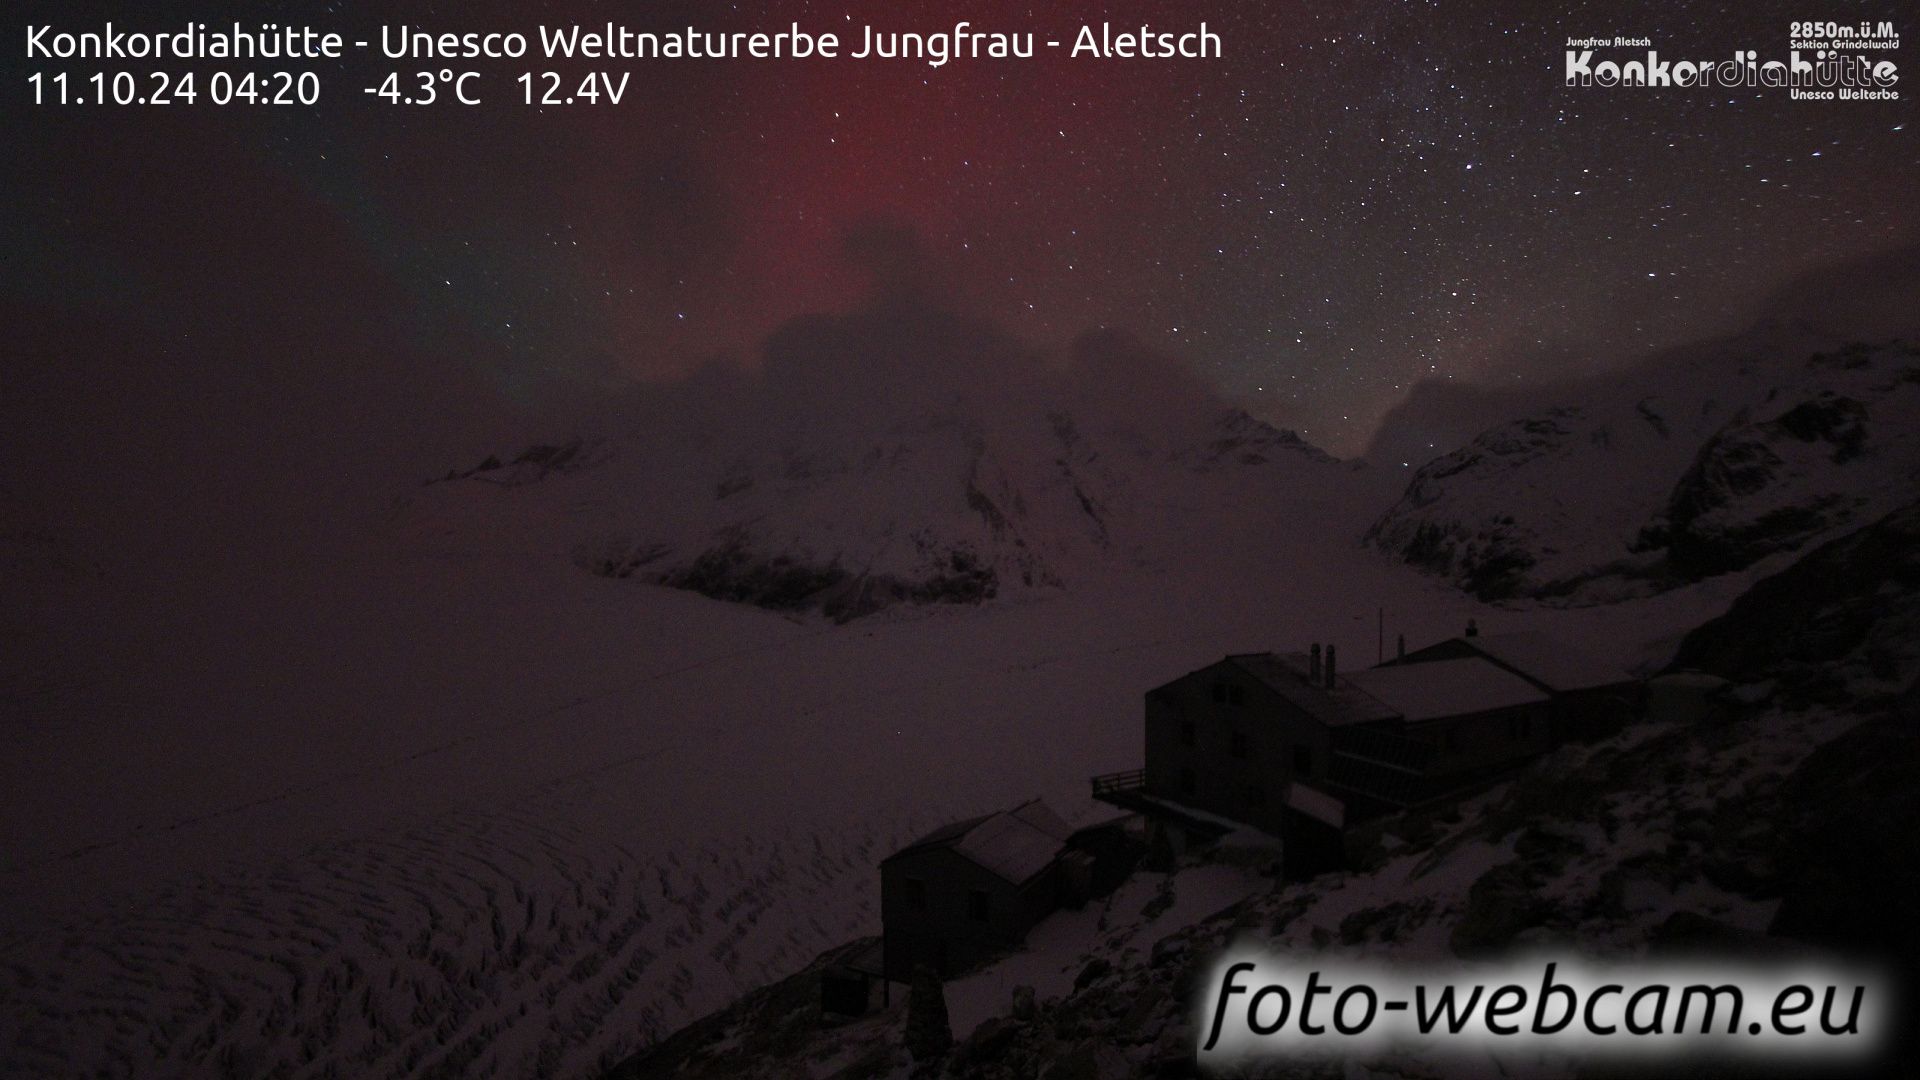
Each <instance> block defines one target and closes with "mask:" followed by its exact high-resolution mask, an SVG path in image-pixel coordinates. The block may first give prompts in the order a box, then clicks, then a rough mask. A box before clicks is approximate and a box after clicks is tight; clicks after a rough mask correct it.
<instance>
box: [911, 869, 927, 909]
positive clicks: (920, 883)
mask: <svg viewBox="0 0 1920 1080" xmlns="http://www.w3.org/2000/svg"><path fill="white" fill-rule="evenodd" d="M907 906H908V907H910V908H912V909H913V910H915V911H925V910H927V883H926V880H925V879H923V878H917V877H910V878H908V879H907Z"/></svg>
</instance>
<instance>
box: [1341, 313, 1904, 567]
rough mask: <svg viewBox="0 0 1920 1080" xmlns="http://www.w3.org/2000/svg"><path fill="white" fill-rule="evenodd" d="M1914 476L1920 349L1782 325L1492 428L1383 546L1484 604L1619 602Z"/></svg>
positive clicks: (1743, 557) (1881, 500)
mask: <svg viewBox="0 0 1920 1080" xmlns="http://www.w3.org/2000/svg"><path fill="white" fill-rule="evenodd" d="M1916 482H1920V351H1916V350H1915V349H1914V348H1913V347H1912V346H1910V345H1907V344H1905V343H1902V342H1899V341H1890V342H1882V343H1878V344H1863V343H1837V342H1834V341H1832V340H1830V339H1827V338H1824V337H1822V336H1820V335H1816V334H1811V333H1806V332H1795V331H1792V330H1790V329H1788V328H1784V327H1780V326H1766V327H1761V328H1758V329H1756V330H1754V331H1752V332H1750V333H1748V334H1746V335H1743V336H1741V337H1738V338H1734V339H1730V340H1727V341H1724V342H1717V343H1713V344H1710V345H1706V346H1701V347H1695V348H1691V349H1686V350H1681V351H1678V352H1676V353H1673V354H1669V355H1667V356H1663V357H1661V358H1659V359H1658V361H1657V362H1655V363H1653V364H1649V365H1646V366H1643V367H1642V368H1640V369H1637V370H1636V371H1634V372H1632V373H1630V374H1629V375H1628V376H1626V377H1623V378H1622V379H1621V380H1620V381H1619V382H1618V383H1616V384H1615V385H1613V386H1611V387H1609V388H1607V389H1606V390H1603V391H1600V392H1596V393H1593V394H1590V395H1589V396H1587V397H1585V398H1583V399H1582V400H1581V401H1580V402H1579V404H1577V405H1574V404H1568V405H1561V406H1556V407H1549V408H1545V409H1543V410H1541V411H1539V412H1537V413H1535V414H1533V415H1531V416H1528V417H1525V418H1522V419H1517V420H1514V421H1512V422H1509V423H1506V424H1502V425H1499V426H1496V427H1494V428H1492V429H1490V430H1488V431H1486V432H1485V433H1483V434H1481V435H1480V436H1479V437H1478V438H1476V439H1474V440H1473V441H1472V442H1471V443H1469V444H1468V445H1466V446H1464V447H1462V448H1460V449H1459V450H1456V451H1454V452H1452V453H1449V454H1446V455H1444V456H1442V457H1440V458H1437V459H1435V460H1434V461H1431V462H1429V463H1427V464H1426V465H1424V466H1423V467H1421V468H1420V469H1419V471H1418V472H1417V473H1416V474H1415V476H1414V478H1413V480H1412V482H1411V483H1410V484H1409V485H1408V487H1407V490H1406V493H1405V494H1404V495H1403V496H1402V497H1401V499H1400V500H1399V502H1398V503H1396V504H1395V505H1394V506H1393V507H1392V508H1391V509H1389V510H1388V511H1387V512H1386V514H1385V515H1383V516H1382V517H1381V518H1380V519H1379V520H1378V521H1377V522H1375V523H1374V525H1373V526H1372V527H1371V529H1370V530H1369V531H1368V533H1367V541H1368V543H1369V544H1371V545H1372V546H1374V547H1376V548H1378V549H1380V550H1382V551H1385V552H1388V553H1389V554H1391V555H1393V556H1394V557H1396V558H1398V559H1400V560H1403V561H1405V562H1408V563H1410V564H1413V565H1416V566H1419V567H1422V568H1423V569H1426V570H1428V571H1430V572H1433V573H1435V574H1439V575H1441V576H1443V577H1446V578H1447V579H1449V580H1452V581H1454V582H1456V583H1457V584H1459V585H1460V586H1462V587H1464V588H1467V589H1469V590H1470V591H1473V592H1475V593H1476V594H1478V595H1480V596H1482V597H1485V598H1490V599H1491V598H1500V597H1510V596H1534V597H1542V598H1553V599H1559V600H1570V601H1572V602H1597V601H1607V600H1612V599H1619V598H1622V597H1627V596H1635V595H1646V594H1648V593H1652V592H1657V591H1659V590H1662V589H1666V588H1672V587H1674V586H1676V585H1679V584H1683V583H1686V582H1690V581H1696V580H1699V579H1701V578H1703V577H1707V576H1710V575H1713V574H1718V573H1725V572H1727V571H1731V570H1739V569H1742V568H1745V567H1748V566H1751V565H1754V564H1756V563H1758V562H1760V561H1761V560H1763V559H1766V558H1767V557H1768V556H1771V555H1774V554H1776V553H1780V552H1788V551H1793V550H1797V549H1800V548H1802V547H1804V546H1805V545H1807V544H1808V543H1810V542H1813V541H1816V540H1818V539H1821V538H1824V537H1827V536H1831V535H1834V534H1835V532H1836V530H1841V529H1844V528H1845V527H1847V526H1849V525H1853V524H1858V523H1860V522H1863V521H1867V520H1871V519H1872V518H1874V517H1877V516H1878V515H1880V514H1883V513H1885V512H1886V511H1887V510H1888V509H1890V508H1891V507H1892V506H1894V505H1896V504H1897V503H1898V502H1899V501H1900V500H1901V498H1902V496H1903V494H1904V493H1906V492H1910V491H1911V490H1913V489H1914V487H1915V485H1916Z"/></svg>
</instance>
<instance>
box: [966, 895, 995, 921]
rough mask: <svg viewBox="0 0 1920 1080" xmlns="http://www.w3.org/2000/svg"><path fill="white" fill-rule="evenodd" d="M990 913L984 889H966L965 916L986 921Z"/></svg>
mask: <svg viewBox="0 0 1920 1080" xmlns="http://www.w3.org/2000/svg"><path fill="white" fill-rule="evenodd" d="M989 913H990V908H989V904H988V901H987V892H986V890H985V889H969V890H967V918H969V919H972V920H974V921H975V922H986V921H987V916H988V914H989Z"/></svg>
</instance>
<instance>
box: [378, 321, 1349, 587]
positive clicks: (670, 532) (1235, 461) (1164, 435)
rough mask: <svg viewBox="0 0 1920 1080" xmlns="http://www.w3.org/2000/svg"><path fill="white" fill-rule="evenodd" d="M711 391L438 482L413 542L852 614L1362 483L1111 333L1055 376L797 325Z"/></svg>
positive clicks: (1045, 369) (972, 346) (1082, 564)
mask: <svg viewBox="0 0 1920 1080" xmlns="http://www.w3.org/2000/svg"><path fill="white" fill-rule="evenodd" d="M714 396H715V397H718V396H719V395H714ZM724 397H725V400H726V402H727V405H726V406H725V407H721V406H719V405H717V404H715V403H714V402H713V400H712V399H710V398H709V397H708V396H707V395H705V394H703V392H702V391H701V390H700V389H698V388H679V389H676V390H674V391H670V392H667V393H665V394H663V395H661V396H658V397H655V398H652V399H650V400H648V401H646V402H644V403H642V404H641V405H640V406H639V407H637V408H636V409H634V410H631V411H629V412H628V413H627V414H626V415H625V416H623V417H622V419H621V420H620V421H619V423H618V424H616V425H615V426H614V428H613V431H612V433H611V434H609V435H606V436H603V437H599V438H594V439H572V440H569V441H565V442H561V443H555V444H541V445H537V446H534V447H530V448H528V449H527V450H524V451H521V452H519V453H516V454H510V455H502V456H494V457H490V458H488V459H487V460H485V461H483V462H481V463H480V464H479V465H478V466H476V467H475V468H472V469H468V470H463V471H455V472H452V473H449V474H448V475H447V476H446V477H445V478H444V479H443V480H442V481H440V482H437V483H434V484H432V485H430V486H429V488H428V489H427V490H426V491H424V492H423V493H422V495H421V497H420V498H419V499H418V500H416V502H415V504H414V505H413V506H412V507H411V508H410V509H409V511H408V513H407V514H406V515H405V520H406V522H407V528H408V529H409V530H410V531H412V532H413V533H414V538H415V539H416V540H419V541H422V542H427V543H431V542H433V540H434V538H436V537H441V538H445V539H447V540H449V541H453V540H455V538H457V537H460V536H470V535H497V534H498V533H499V531H500V529H501V527H502V525H503V523H507V522H515V521H517V522H518V525H517V526H513V525H509V526H508V527H510V528H516V529H518V530H519V531H520V535H522V536H523V537H524V538H525V540H526V542H527V543H528V544H530V545H532V546H534V547H537V548H543V549H544V548H555V547H559V548H564V550H565V551H566V552H567V553H568V555H569V557H570V558H572V559H573V560H574V561H575V562H576V563H577V564H578V565H579V566H580V567H582V568H583V569H585V570H587V571H590V572H592V573H595V574H600V575H605V576H609V577H615V578H637V579H640V580H644V581H649V582H655V583H660V584H666V585H671V586H675V587H680V588H686V589H691V590H693V591H696V592H699V593H702V594H704V595H707V596H711V597H715V598H718V599H724V600H732V601H739V602H744V603H750V604H755V605H758V606H761V607H767V608H772V609H776V610H801V609H819V610H821V611H823V612H824V613H826V614H828V615H830V616H832V617H834V618H836V619H841V620H845V619H849V618H854V617H858V616H860V615H864V614H868V613H870V612H873V611H876V610H879V609H881V608H884V607H887V606H889V605H892V604H895V603H901V602H906V603H916V604H929V603H972V602H980V601H984V600H988V599H994V598H1002V597H1013V596H1019V595H1023V594H1028V593H1032V592H1034V591H1036V590H1047V589H1053V588H1057V587H1060V586H1062V585H1064V584H1066V583H1068V582H1071V581H1074V580H1081V581H1084V580H1087V579H1089V578H1090V577H1093V576H1096V575H1100V574H1104V573H1107V572H1110V571H1115V570H1124V569H1127V568H1131V567H1140V566H1152V565H1160V564H1164V563H1165V562H1167V561H1168V560H1171V559H1174V558H1178V557H1183V556H1185V555H1187V554H1190V553H1191V547H1190V544H1191V538H1192V536H1193V535H1194V534H1196V533H1198V534H1200V535H1205V534H1208V533H1217V532H1220V531H1223V530H1228V529H1232V530H1246V529H1249V528H1254V529H1258V528H1261V527H1263V523H1269V522H1271V521H1272V520H1274V515H1276V514H1286V513H1289V512H1291V511H1292V510H1293V509H1296V508H1297V507H1298V506H1299V505H1300V504H1301V503H1302V501H1308V502H1316V503H1325V502H1327V501H1328V500H1331V499H1334V498H1336V497H1338V496H1340V495H1342V494H1345V493H1343V492H1342V491H1341V490H1340V489H1341V486H1342V485H1343V484H1346V483H1347V482H1348V481H1349V478H1350V477H1352V476H1353V474H1354V472H1355V470H1354V469H1353V468H1352V467H1349V466H1346V465H1342V464H1341V463H1338V462H1336V461H1334V460H1333V459H1332V458H1330V457H1329V456H1327V455H1326V454H1324V453H1322V452H1321V451H1319V450H1318V449H1316V448H1314V447H1313V446H1311V445H1310V444H1308V443H1306V442H1305V441H1303V440H1302V439H1300V438H1299V437H1298V436H1296V435H1294V434H1293V433H1291V432H1287V431H1280V430H1276V429H1274V428H1272V427H1270V426H1268V425H1266V424H1264V423H1262V422H1261V421H1259V420H1256V419H1254V418H1253V417H1251V416H1249V415H1247V414H1246V413H1244V412H1241V411H1238V410H1235V409H1231V408H1229V407H1227V406H1226V405H1224V404H1222V403H1221V402H1219V401H1218V400H1217V399H1215V398H1214V397H1212V396H1211V395H1210V394H1209V393H1207V392H1206V391H1205V390H1203V389H1201V388H1200V387H1199V386H1198V385H1197V384H1195V383H1193V382H1191V381H1190V379H1189V378H1188V377H1187V376H1185V375H1184V374H1183V373H1181V372H1180V371H1179V370H1178V369H1177V368H1175V367H1174V366H1173V365H1172V364H1171V363H1170V362H1168V361H1165V360H1163V359H1160V358H1158V357H1155V356H1153V355H1151V354H1149V353H1146V352H1145V351H1144V350H1141V349H1139V348H1138V347H1137V346H1134V345H1133V344H1131V343H1130V342H1129V341H1127V340H1126V339H1124V338H1121V337H1118V336H1114V335H1102V336H1096V337H1092V338H1089V339H1086V340H1083V341H1082V342H1081V343H1080V344H1079V345H1078V346H1077V347H1076V349H1075V350H1074V354H1073V356H1072V357H1071V358H1070V360H1069V361H1068V362H1067V363H1066V364H1064V365H1057V366H1049V365H1048V364H1047V363H1046V360H1045V358H1041V357H1034V356H1029V355H1026V354H1024V353H1023V352H1022V351H1021V350H1020V349H1019V348H1018V347H1017V346H1016V345H1015V344H1014V343H1013V342H1011V341H1010V340H1008V339H1006V338H1004V337H1002V336H1000V335H999V334H997V333H996V332H994V331H993V330H991V329H990V328H988V327H986V326H984V325H982V324H979V323H976V322H973V321H971V320H968V319H965V318H962V317H958V316H953V315H950V314H945V313H941V312H937V311H932V310H926V309H909V310H897V309H889V310H874V311H868V312H863V313H860V314H856V315H851V316H845V317H833V318H824V317H823V318H816V319H808V320H802V321H800V322H797V323H796V324H794V325H793V326H790V327H789V328H787V329H786V330H785V331H783V332H782V333H781V334H779V335H776V336H775V338H774V339H773V340H772V341H771V342H770V343H769V345H768V347H767V355H766V358H765V364H764V368H763V370H762V372H760V373H759V374H758V375H756V376H754V377H751V378H738V377H736V378H734V379H732V380H731V381H730V383H729V385H727V386H726V387H725V388H724ZM1142 402H1145V403H1147V404H1145V405H1143V404H1141V403H1142ZM695 416H698V417H701V418H702V420H701V422H700V424H699V425H698V428H697V429H695V427H694V426H693V425H692V423H691V422H690V421H689V418H690V417H695ZM669 418H671V419H669ZM1363 482H1364V481H1363ZM476 517H477V518H478V519H479V520H475V518H476Z"/></svg>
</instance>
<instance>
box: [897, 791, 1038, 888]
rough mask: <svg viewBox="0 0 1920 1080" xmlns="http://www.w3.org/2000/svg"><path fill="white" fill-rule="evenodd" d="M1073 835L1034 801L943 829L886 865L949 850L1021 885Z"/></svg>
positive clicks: (915, 843)
mask: <svg viewBox="0 0 1920 1080" xmlns="http://www.w3.org/2000/svg"><path fill="white" fill-rule="evenodd" d="M1072 835H1073V828H1072V826H1070V825H1068V824H1067V823H1066V822H1065V821H1063V820H1061V818H1060V815H1058V814H1056V813H1054V812H1053V809H1052V808H1051V807H1049V806H1048V805H1047V804H1046V803H1044V802H1041V801H1040V800H1039V799H1033V800H1030V801H1028V802H1024V803H1021V804H1020V805H1019V806H1016V807H1014V808H1012V809H1011V810H1001V811H998V812H996V813H992V814H985V815H982V816H980V817H973V818H967V819H966V820H964V821H956V822H954V823H952V824H950V825H943V826H941V827H940V828H938V829H935V830H934V831H932V832H930V833H928V834H927V835H925V836H923V837H921V838H920V839H918V840H916V841H914V842H913V843H911V844H908V845H907V846H906V847H903V848H901V849H900V850H899V851H896V852H894V853H893V854H891V855H889V856H887V857H886V859H884V860H882V861H883V862H892V861H893V860H895V859H898V858H900V857H901V856H903V855H910V854H914V853H916V852H920V851H927V850H931V849H934V848H946V849H948V850H950V851H952V852H953V853H954V854H956V855H959V856H960V857H961V858H964V859H966V860H967V861H968V862H971V863H973V864H974V865H976V866H978V867H980V868H981V869H982V870H985V871H987V872H988V873H990V874H993V875H994V876H996V877H998V878H1000V879H1002V880H1004V881H1006V882H1008V883H1010V884H1014V885H1022V884H1025V883H1026V882H1028V881H1030V880H1032V879H1033V877H1034V875H1036V874H1038V873H1040V872H1041V871H1042V870H1045V869H1046V868H1047V867H1048V866H1050V865H1052V863H1053V860H1054V859H1056V858H1058V857H1059V855H1060V850H1061V849H1062V848H1064V847H1065V846H1066V843H1067V838H1068V837H1070V836H1072Z"/></svg>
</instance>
